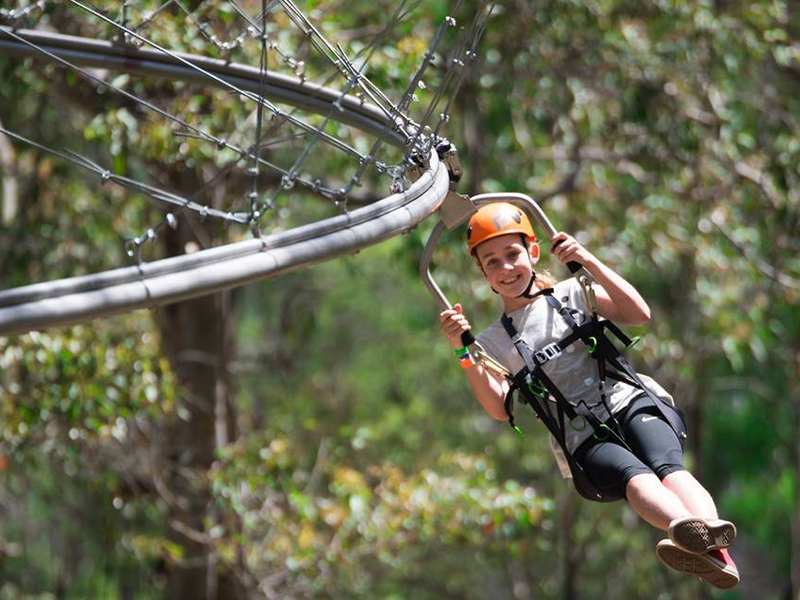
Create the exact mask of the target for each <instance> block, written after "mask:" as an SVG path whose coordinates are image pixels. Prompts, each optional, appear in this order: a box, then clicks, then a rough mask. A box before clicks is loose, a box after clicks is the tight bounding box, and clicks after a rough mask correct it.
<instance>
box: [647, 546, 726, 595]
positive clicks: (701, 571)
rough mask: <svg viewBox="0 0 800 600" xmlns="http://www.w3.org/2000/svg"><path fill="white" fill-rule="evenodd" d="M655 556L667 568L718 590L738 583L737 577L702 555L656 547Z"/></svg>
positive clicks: (673, 547) (674, 547)
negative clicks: (687, 574)
mask: <svg viewBox="0 0 800 600" xmlns="http://www.w3.org/2000/svg"><path fill="white" fill-rule="evenodd" d="M656 556H658V558H659V560H660V561H661V562H662V563H664V564H665V565H667V566H668V567H670V568H672V569H675V570H676V571H680V572H681V573H690V574H692V575H697V576H698V577H700V579H702V580H703V581H705V582H706V583H708V584H710V585H712V586H714V587H715V588H717V589H720V590H729V589H731V588H734V587H736V586H737V585H738V583H739V576H738V575H736V574H733V573H730V572H727V571H724V570H722V569H720V568H719V567H717V566H716V565H714V564H713V563H712V562H710V561H709V560H708V559H707V558H706V557H705V556H704V555H702V554H692V553H691V552H686V551H685V550H681V549H680V548H677V547H676V546H665V545H659V546H657V547H656Z"/></svg>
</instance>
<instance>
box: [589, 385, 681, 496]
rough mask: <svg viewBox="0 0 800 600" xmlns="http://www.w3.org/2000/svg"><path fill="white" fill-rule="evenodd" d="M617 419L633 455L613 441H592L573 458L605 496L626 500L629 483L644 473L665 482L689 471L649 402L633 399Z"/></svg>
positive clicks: (674, 440)
mask: <svg viewBox="0 0 800 600" xmlns="http://www.w3.org/2000/svg"><path fill="white" fill-rule="evenodd" d="M616 417H617V422H618V423H619V425H620V427H621V428H622V432H623V435H624V437H625V441H627V442H628V445H629V446H630V448H631V450H633V452H631V451H630V450H628V449H627V448H624V447H623V446H621V445H620V444H618V443H616V442H614V441H611V440H605V441H598V440H596V439H594V438H590V439H589V440H587V441H586V442H584V443H583V444H581V445H580V446H579V447H578V449H577V450H576V451H575V454H574V457H575V459H576V460H577V461H578V463H579V464H580V465H581V466H582V467H583V469H584V471H586V474H587V475H588V476H589V479H591V481H592V483H594V485H595V486H597V487H598V488H599V489H600V491H601V492H603V494H604V495H606V496H607V497H609V498H612V497H616V498H624V497H625V488H626V486H627V485H628V482H629V481H630V480H631V479H632V478H633V477H635V476H636V475H639V474H641V473H654V474H655V475H657V476H658V478H659V479H664V477H666V476H667V475H669V474H670V473H674V472H675V471H681V470H685V469H686V467H684V466H683V447H682V445H681V441H680V439H678V436H677V435H676V433H675V431H674V430H673V429H672V427H671V426H670V424H669V423H667V421H666V419H664V416H663V415H662V414H661V411H659V409H658V408H657V407H656V406H654V405H653V401H652V400H650V398H648V397H647V396H640V397H639V398H636V399H634V400H633V401H632V402H631V403H630V404H629V405H628V406H627V407H626V408H625V409H623V410H622V411H621V412H620V413H618V414H617V415H616Z"/></svg>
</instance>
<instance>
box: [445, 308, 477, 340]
mask: <svg viewBox="0 0 800 600" xmlns="http://www.w3.org/2000/svg"><path fill="white" fill-rule="evenodd" d="M439 328H440V329H441V331H442V333H443V334H444V335H445V336H446V337H447V341H449V342H450V345H451V346H452V347H453V348H461V347H462V346H464V343H463V342H462V341H461V334H462V333H464V332H465V331H469V330H470V329H472V326H471V325H470V324H469V321H468V320H467V317H465V316H464V315H463V314H462V312H461V305H460V304H456V305H455V306H453V308H451V309H450V310H443V311H442V312H441V313H440V314H439Z"/></svg>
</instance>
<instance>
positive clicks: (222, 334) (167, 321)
mask: <svg viewBox="0 0 800 600" xmlns="http://www.w3.org/2000/svg"><path fill="white" fill-rule="evenodd" d="M186 220H187V219H183V220H182V221H181V224H180V225H179V227H178V228H177V230H176V231H172V230H170V231H168V233H167V234H166V239H165V243H166V245H167V249H168V253H169V254H170V255H176V254H180V253H182V252H183V250H184V249H185V248H186V244H187V243H188V242H189V241H192V240H193V239H194V237H193V235H192V229H194V230H195V232H197V226H198V224H197V223H195V224H194V227H192V228H190V227H188V226H187V223H186ZM231 302H232V292H223V293H220V294H216V295H213V296H205V297H201V298H196V299H193V300H189V301H186V302H181V303H178V304H173V305H170V306H166V307H164V308H162V309H160V310H159V311H158V323H159V328H160V330H161V339H162V344H163V346H164V350H165V354H166V356H167V357H168V359H169V361H170V363H171V366H172V369H173V371H174V373H175V375H176V377H177V379H178V381H179V384H180V386H179V389H180V390H181V392H180V394H181V395H180V398H179V408H178V417H179V418H177V419H176V420H175V422H174V423H173V425H172V426H171V430H170V431H169V432H168V435H167V439H168V443H167V448H166V449H165V453H166V456H165V461H166V464H167V465H168V466H169V467H170V471H169V474H168V476H167V479H168V481H169V485H170V491H171V492H172V494H174V498H175V501H174V502H172V504H171V506H170V514H169V523H168V527H169V532H170V533H169V538H170V540H171V541H172V542H174V543H176V544H177V545H178V546H179V547H180V548H181V554H182V556H181V557H180V559H179V560H175V561H174V562H173V563H172V564H171V565H169V567H168V571H167V589H166V597H167V598H170V600H184V599H185V600H223V599H224V600H229V599H231V600H235V599H236V598H243V597H244V594H243V593H242V591H241V587H242V586H240V585H239V584H238V583H237V582H236V580H235V571H234V569H233V568H225V565H221V564H220V563H219V557H218V556H217V554H216V552H215V549H214V546H213V544H212V538H211V537H210V536H209V535H208V532H207V531H208V529H210V528H211V527H213V526H214V525H223V526H225V525H226V524H227V525H229V526H230V525H231V523H232V522H233V520H232V519H231V518H230V516H227V518H226V515H221V514H219V511H218V510H214V508H213V506H212V503H211V502H210V501H211V493H210V489H209V481H208V474H209V471H210V469H211V466H212V464H213V462H214V457H215V451H216V450H217V449H218V448H221V447H224V446H226V445H228V444H229V443H230V442H231V441H233V439H235V437H236V430H235V426H234V424H235V417H236V411H235V404H234V393H233V389H232V385H231V384H232V381H231V377H230V373H229V368H228V365H229V364H230V363H231V361H232V358H233V354H234V352H235V346H236V334H235V327H234V318H233V317H232V314H231Z"/></svg>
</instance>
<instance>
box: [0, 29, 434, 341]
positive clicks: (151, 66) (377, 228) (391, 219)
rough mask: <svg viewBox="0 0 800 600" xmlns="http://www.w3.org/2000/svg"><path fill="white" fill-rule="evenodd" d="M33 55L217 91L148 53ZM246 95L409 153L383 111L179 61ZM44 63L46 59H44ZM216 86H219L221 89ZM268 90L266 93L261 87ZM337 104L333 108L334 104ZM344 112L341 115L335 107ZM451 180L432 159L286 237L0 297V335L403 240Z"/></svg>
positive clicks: (73, 42)
mask: <svg viewBox="0 0 800 600" xmlns="http://www.w3.org/2000/svg"><path fill="white" fill-rule="evenodd" d="M4 29H7V28H2V27H0V51H2V52H8V53H14V54H18V55H25V56H37V57H42V54H41V52H40V51H38V50H36V49H35V47H34V46H30V45H28V44H25V43H22V42H19V41H16V40H13V39H10V38H8V37H7V36H3V32H4ZM15 33H16V35H18V36H20V35H23V34H24V37H25V38H26V39H28V40H30V41H34V42H35V45H36V46H39V47H45V48H46V49H47V50H48V51H49V52H52V53H53V54H56V55H57V56H60V57H63V58H66V59H68V60H70V61H71V62H74V63H80V64H81V65H83V66H101V67H104V68H108V69H123V70H126V71H128V72H133V71H135V72H137V73H146V74H148V75H153V76H160V77H171V78H185V79H196V78H200V79H199V80H201V81H203V82H204V83H207V84H209V85H214V81H213V80H211V79H207V78H205V76H203V75H202V74H200V73H198V71H197V70H195V69H194V68H192V67H191V66H190V65H187V64H185V63H183V62H181V61H179V60H175V59H174V58H172V57H169V56H166V55H163V54H160V53H158V52H153V51H150V50H143V49H136V48H130V47H127V46H115V45H113V44H111V43H109V42H104V41H100V40H89V39H83V38H75V37H71V36H63V35H59V34H52V33H45V32H39V31H17V32H15ZM181 56H182V58H183V59H184V60H185V61H187V62H189V63H191V64H195V63H196V64H199V65H201V66H202V68H203V69H204V70H206V71H209V72H212V73H214V74H215V76H217V77H219V78H220V79H223V80H225V81H229V82H232V83H234V84H235V85H236V86H237V87H240V88H241V89H246V90H249V91H253V92H254V93H258V91H259V89H260V90H261V91H262V92H263V93H264V95H265V96H267V97H271V98H273V99H275V100H279V101H281V102H285V103H287V104H290V105H293V106H298V107H300V108H303V109H306V110H309V111H312V112H318V113H327V112H329V111H330V110H331V107H334V108H336V111H337V112H336V113H335V114H336V120H337V121H342V122H345V123H348V124H351V125H353V126H354V127H357V128H360V129H362V130H365V131H368V132H370V133H373V134H385V135H386V141H387V142H390V143H393V144H395V145H398V146H404V144H405V141H406V139H408V132H404V131H403V130H402V127H401V125H400V124H399V123H392V122H391V121H389V119H388V117H387V115H386V113H385V112H384V111H382V110H381V109H379V108H378V107H375V106H372V105H369V104H365V103H361V102H360V101H358V100H357V99H354V98H351V97H345V98H343V99H342V98H341V93H340V92H337V91H335V90H331V89H329V88H324V87H321V86H317V85H314V84H311V83H308V82H303V81H301V80H299V79H295V78H291V77H286V76H281V75H277V74H272V73H270V74H268V85H266V86H264V85H263V82H261V81H260V79H261V75H262V74H261V73H260V72H259V71H258V69H254V68H252V67H248V66H246V65H237V64H228V63H224V62H223V61H217V60H213V59H208V58H204V57H199V56H191V55H181ZM45 58H46V57H45ZM217 85H218V84H217ZM259 86H262V87H259ZM334 103H337V104H334ZM339 105H341V110H339V109H338V106H339ZM448 187H449V176H448V172H447V169H446V167H445V165H444V164H443V163H442V162H440V161H439V157H438V155H437V154H436V151H435V150H432V151H431V153H430V156H429V157H428V166H427V169H426V170H425V171H423V173H422V174H421V176H420V177H419V178H418V179H417V180H416V181H415V182H414V183H413V184H412V185H411V186H410V187H409V189H408V190H406V191H404V192H402V193H399V194H393V195H391V196H389V197H387V198H384V199H382V200H380V201H378V202H375V203H373V204H370V205H369V206H366V207H363V208H360V209H358V210H354V211H351V212H349V213H347V214H343V215H338V216H335V217H331V218H329V219H325V220H322V221H318V222H316V223H311V224H309V225H305V226H302V227H299V228H296V229H293V230H290V231H287V232H283V233H279V234H274V235H270V236H267V237H263V238H261V239H253V240H248V241H245V242H239V243H236V244H229V245H226V246H221V247H218V248H212V249H209V250H204V251H201V252H196V253H194V254H190V255H182V256H177V257H172V258H167V259H163V260H160V261H155V262H152V263H145V264H142V265H139V266H135V267H125V268H121V269H114V270H112V271H106V272H103V273H97V274H93V275H86V276H81V277H71V278H67V279H61V280H58V281H49V282H43V283H39V284H34V285H30V286H24V287H19V288H14V289H11V290H6V291H2V292H0V335H9V334H16V333H23V332H26V331H30V330H33V329H42V328H46V327H53V326H58V325H66V324H70V323H76V322H80V321H84V320H88V319H91V318H95V317H101V316H108V315H112V314H116V313H120V312H125V311H129V310H134V309H138V308H145V307H153V306H158V305H161V304H168V303H171V302H177V301H180V300H185V299H188V298H193V297H197V296H201V295H205V294H210V293H213V292H217V291H221V290H224V289H228V288H232V287H236V286H240V285H244V284H247V283H251V282H254V281H258V280H262V279H267V278H271V277H275V276H277V275H281V274H284V273H288V272H290V271H293V270H297V269H300V268H302V267H306V266H309V265H312V264H316V263H319V262H322V261H325V260H329V259H331V258H335V257H337V256H341V255H344V254H349V253H353V252H355V251H357V250H359V249H361V248H364V247H367V246H369V245H372V244H375V243H377V242H380V241H383V240H385V239H388V238H390V237H393V236H395V235H398V234H400V233H403V232H406V231H408V230H409V229H411V228H413V227H414V226H416V224H417V223H419V222H420V221H422V220H423V219H425V218H426V217H428V216H429V215H430V214H431V213H432V212H434V211H435V210H436V209H437V208H438V207H439V205H440V204H441V203H442V201H443V200H444V198H445V196H446V195H447V192H448Z"/></svg>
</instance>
